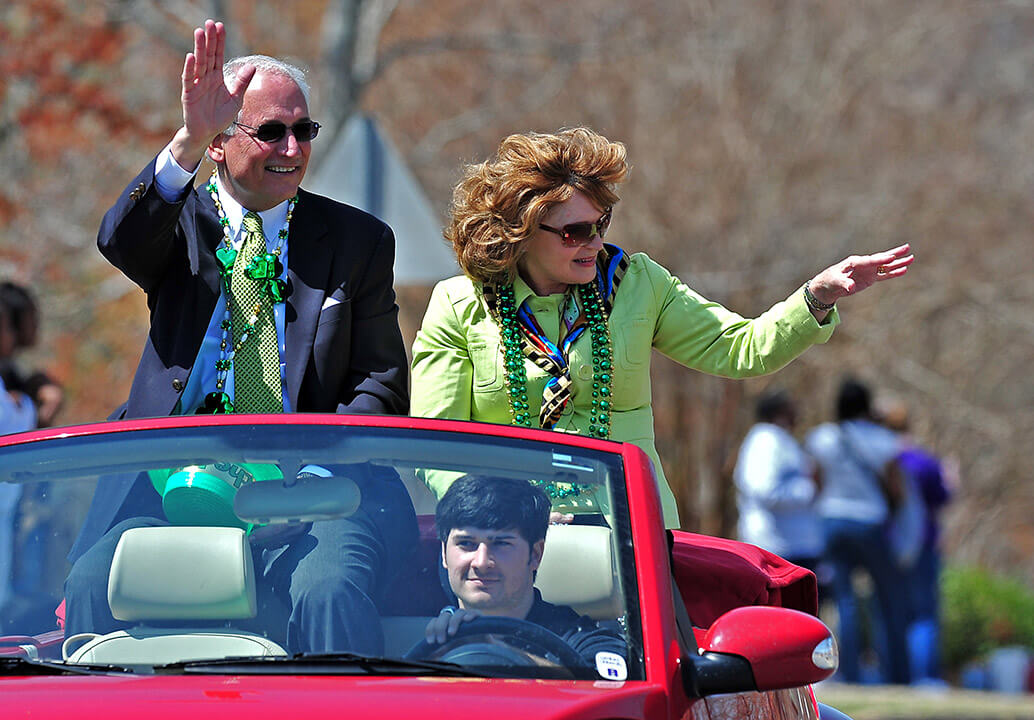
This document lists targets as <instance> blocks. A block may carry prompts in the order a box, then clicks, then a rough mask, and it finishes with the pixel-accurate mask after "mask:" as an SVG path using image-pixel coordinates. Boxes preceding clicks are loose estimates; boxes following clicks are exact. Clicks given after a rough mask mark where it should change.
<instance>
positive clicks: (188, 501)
mask: <svg viewBox="0 0 1034 720" xmlns="http://www.w3.org/2000/svg"><path fill="white" fill-rule="evenodd" d="M282 477H283V475H282V474H281V472H280V469H279V468H278V467H277V466H276V465H268V464H261V463H213V464H211V465H188V466H187V467H184V468H180V469H179V470H174V471H172V472H171V473H170V474H169V475H168V477H167V479H165V480H164V482H162V480H161V472H160V471H152V472H151V482H152V483H153V484H154V486H155V489H156V490H158V492H159V493H161V496H162V508H163V509H164V510H165V517H166V518H167V519H168V520H169V522H170V523H172V524H173V525H211V526H218V527H239V528H243V529H245V530H249V531H250V530H251V525H250V524H249V523H246V522H244V521H243V520H241V519H240V518H239V517H237V515H236V514H235V513H234V512H233V498H234V495H236V494H237V490H238V488H240V487H241V486H242V485H244V484H245V483H249V482H258V481H261V480H279V479H281V478H282Z"/></svg>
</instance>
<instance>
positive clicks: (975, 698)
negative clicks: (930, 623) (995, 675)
mask: <svg viewBox="0 0 1034 720" xmlns="http://www.w3.org/2000/svg"><path fill="white" fill-rule="evenodd" d="M815 697H817V698H818V700H819V702H822V703H825V704H827V705H832V706H833V707H835V708H836V709H837V710H840V711H841V712H843V713H846V714H847V715H850V716H851V717H852V718H853V720H898V719H899V718H900V719H902V720H904V719H906V718H925V719H926V720H970V719H972V720H976V719H977V718H980V719H981V720H983V719H984V718H987V719H990V720H1005V719H1006V718H1008V719H1010V720H1014V719H1015V720H1034V695H1007V694H1004V693H994V692H983V691H977V690H957V689H954V688H947V689H939V688H930V689H924V688H911V687H900V686H895V685H847V684H844V683H831V682H825V683H820V684H818V685H816V686H815Z"/></svg>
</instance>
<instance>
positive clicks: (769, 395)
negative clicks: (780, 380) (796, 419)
mask: <svg viewBox="0 0 1034 720" xmlns="http://www.w3.org/2000/svg"><path fill="white" fill-rule="evenodd" d="M787 413H791V414H792V413H793V400H791V399H790V393H788V392H786V391H785V390H773V391H771V392H766V393H764V394H762V396H761V397H759V398H758V404H757V407H756V408H755V411H754V414H755V415H756V416H757V419H758V420H759V421H760V422H768V423H770V422H773V421H775V420H776V419H777V418H778V417H779V416H781V415H785V414H787Z"/></svg>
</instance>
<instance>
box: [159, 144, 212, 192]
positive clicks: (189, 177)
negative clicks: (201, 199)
mask: <svg viewBox="0 0 1034 720" xmlns="http://www.w3.org/2000/svg"><path fill="white" fill-rule="evenodd" d="M171 148H172V143H171V142H170V143H169V144H168V145H166V146H165V147H164V148H163V149H162V151H161V152H160V153H158V159H157V160H155V162H154V185H155V187H156V188H157V189H158V194H159V195H160V196H161V198H162V200H164V201H165V202H169V203H174V202H179V201H180V200H182V199H183V196H184V195H185V194H186V191H187V188H189V187H190V186H191V185H192V184H193V182H194V176H195V175H196V174H197V168H195V169H194V171H193V172H188V171H187V170H184V169H183V168H181V167H180V164H179V163H178V162H176V158H174V157H173V156H172V149H171ZM200 167H201V163H198V168H200Z"/></svg>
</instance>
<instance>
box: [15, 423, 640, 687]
mask: <svg viewBox="0 0 1034 720" xmlns="http://www.w3.org/2000/svg"><path fill="white" fill-rule="evenodd" d="M316 417H317V418H318V419H314V420H308V421H307V420H306V419H305V416H292V417H291V418H290V419H287V418H286V416H285V417H284V418H280V419H277V420H268V419H266V420H259V419H255V418H252V419H251V422H248V421H247V419H246V418H241V419H233V420H231V421H229V422H227V421H225V420H222V421H220V422H215V421H197V422H196V423H194V422H192V421H184V420H183V419H166V420H156V421H146V422H136V423H132V424H117V423H116V424H107V425H103V426H102V425H98V426H87V427H86V428H80V429H78V430H77V431H76V432H69V433H51V434H50V435H49V436H47V437H45V438H42V439H40V436H39V435H34V436H27V437H26V439H25V440H24V441H21V442H13V443H11V444H7V445H6V446H5V447H2V448H0V636H3V638H2V639H0V660H4V659H5V658H15V657H17V658H21V659H24V660H28V661H31V662H38V663H40V664H47V665H51V666H58V665H61V664H74V665H75V666H76V668H78V669H81V668H83V667H90V668H101V669H103V668H112V669H113V668H118V669H126V668H128V669H130V670H132V671H134V672H232V673H242V672H244V673H246V672H251V671H255V672H264V673H268V672H274V673H276V672H283V673H291V674H298V673H309V672H334V673H338V672H340V673H367V672H376V673H379V674H392V673H397V672H405V673H407V674H424V673H427V674H433V673H437V672H443V671H451V672H459V673H461V674H464V673H466V674H473V675H488V676H500V677H528V678H563V679H575V680H600V679H607V680H636V679H642V677H643V669H642V668H643V662H642V639H641V629H640V620H639V617H640V616H639V610H638V591H637V588H636V584H635V582H636V581H635V570H634V558H633V556H632V543H631V531H630V526H629V517H628V508H627V495H626V490H625V482H624V469H623V464H622V456H621V454H620V446H619V445H618V444H616V443H613V444H612V443H607V444H602V443H596V444H594V445H593V444H591V443H584V442H578V441H573V442H572V443H571V444H567V442H568V441H567V440H565V439H563V438H562V437H560V436H557V435H553V434H550V435H548V436H547V435H546V434H545V433H543V434H542V435H543V437H548V438H552V439H550V440H545V439H544V440H531V439H526V438H515V437H507V436H506V435H504V434H503V433H502V432H500V433H499V434H495V432H494V431H487V432H486V431H485V430H484V428H483V427H481V426H476V425H475V424H464V423H451V424H448V423H446V424H444V425H443V424H439V425H438V426H435V425H434V424H433V423H421V422H419V421H414V422H413V423H411V425H413V426H412V427H408V426H407V427H399V426H398V425H399V423H394V425H395V426H390V425H391V424H390V423H389V424H388V425H389V426H385V427H380V426H377V425H376V421H371V422H370V423H369V424H364V425H363V426H359V425H356V424H355V421H354V420H353V421H351V422H344V421H337V420H336V419H334V418H332V417H323V416H316ZM177 421H178V422H177ZM465 425H469V426H470V427H471V428H472V429H471V430H470V431H468V430H466V429H465V427H464V426H465ZM442 427H444V428H446V429H440V428H442ZM587 444H588V445H592V448H594V449H590V448H588V447H580V445H587ZM606 445H612V446H613V447H614V451H613V452H606V451H602V450H599V449H595V448H599V447H605V446H606ZM117 486H124V487H127V488H128V487H132V491H131V492H130V494H129V496H128V499H127V500H126V504H125V505H124V506H123V508H122V515H120V516H115V517H112V518H111V523H106V524H105V527H104V529H107V527H108V526H109V525H110V524H113V523H116V522H121V524H119V525H116V526H115V529H114V530H113V531H111V532H109V533H107V534H103V532H101V533H100V534H101V535H103V537H102V538H101V539H100V541H98V542H96V543H94V542H92V541H90V542H88V543H87V546H86V547H81V545H82V543H80V545H76V539H77V537H79V535H80V531H81V529H82V528H83V527H84V525H85V526H89V525H90V523H91V522H92V519H91V518H90V517H88V513H89V514H91V515H92V514H93V513H97V512H99V511H103V510H104V508H105V504H104V497H106V496H105V495H104V493H106V492H109V491H110V488H112V487H117ZM95 494H96V499H95ZM91 503H92V504H93V507H91ZM126 508H129V510H130V511H128V512H127V511H125V510H126ZM547 510H548V520H547V516H546V511H547ZM102 514H103V513H102ZM109 515H110V513H109ZM547 522H548V525H547ZM543 533H544V537H543ZM84 534H85V533H84ZM106 542H109V543H110V548H109V549H108V550H107V551H106V552H107V555H106V556H105V555H104V552H102V551H101V550H102V546H104V545H105V543H106ZM84 551H85V552H84ZM112 552H114V554H113V555H112V554H111V553H112ZM70 553H71V557H72V558H73V559H75V561H76V562H75V563H74V565H73V563H72V562H70V560H69V556H70ZM98 567H101V568H102V569H103V575H104V577H105V578H106V582H104V581H103V579H102V580H101V582H100V585H99V586H98V583H97V582H95V579H96V578H97V577H98V576H99V574H98V572H99V571H98ZM73 568H74V569H73ZM83 568H92V573H93V575H92V576H89V575H88V574H85V575H84V574H83V573H85V570H83ZM109 568H110V570H109ZM80 571H82V572H80ZM89 577H92V578H94V581H88V579H89ZM84 578H86V579H84ZM91 582H92V585H91ZM432 621H433V622H434V623H435V624H434V625H432V626H431V627H430V628H429V624H430V623H432ZM428 638H430V639H428ZM368 658H379V660H378V661H377V662H376V663H373V662H370V661H369V660H368Z"/></svg>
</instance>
